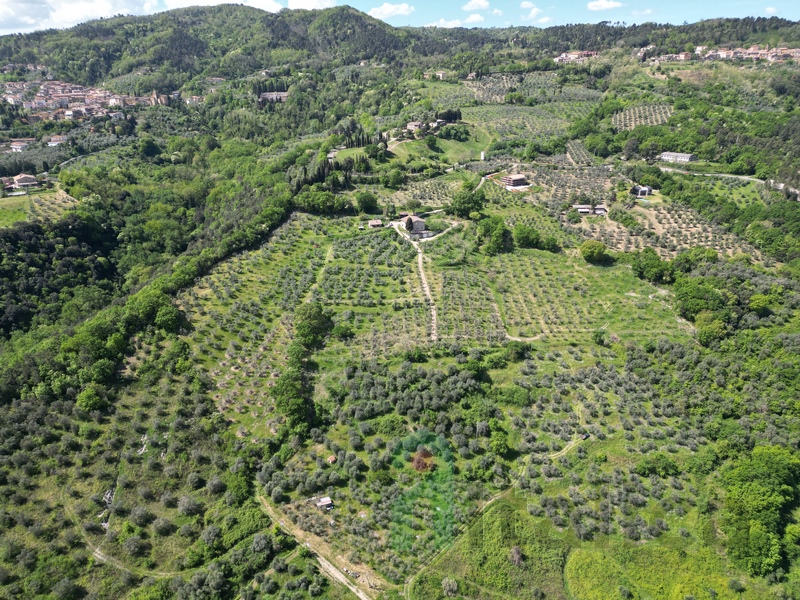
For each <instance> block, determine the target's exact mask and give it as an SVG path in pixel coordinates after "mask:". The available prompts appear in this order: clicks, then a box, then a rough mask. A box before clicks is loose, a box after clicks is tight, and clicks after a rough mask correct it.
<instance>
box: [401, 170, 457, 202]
mask: <svg viewBox="0 0 800 600" xmlns="http://www.w3.org/2000/svg"><path fill="white" fill-rule="evenodd" d="M461 185H462V182H461V181H458V180H455V179H445V178H443V177H437V178H436V179H425V180H423V181H417V182H414V183H411V184H409V185H408V187H406V189H403V190H399V191H397V192H395V193H394V194H392V196H391V202H393V203H394V204H395V205H396V206H408V204H409V202H410V201H411V202H419V203H420V205H421V206H427V207H440V206H444V205H445V204H447V203H448V202H450V199H451V198H452V197H453V195H454V194H455V193H456V192H457V191H458V190H459V189H461Z"/></svg>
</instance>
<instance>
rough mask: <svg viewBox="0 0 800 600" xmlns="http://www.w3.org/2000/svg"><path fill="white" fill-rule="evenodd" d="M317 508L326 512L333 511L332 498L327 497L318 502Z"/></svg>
mask: <svg viewBox="0 0 800 600" xmlns="http://www.w3.org/2000/svg"><path fill="white" fill-rule="evenodd" d="M317 508H324V509H325V510H331V509H333V500H331V497H330V496H325V497H324V498H323V499H322V500H320V501H319V502H317Z"/></svg>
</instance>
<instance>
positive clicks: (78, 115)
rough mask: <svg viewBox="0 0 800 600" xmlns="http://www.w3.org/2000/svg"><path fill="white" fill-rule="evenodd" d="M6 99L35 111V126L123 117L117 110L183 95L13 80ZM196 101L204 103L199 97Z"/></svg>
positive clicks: (30, 119)
mask: <svg viewBox="0 0 800 600" xmlns="http://www.w3.org/2000/svg"><path fill="white" fill-rule="evenodd" d="M2 98H3V100H4V101H5V102H7V103H9V104H12V105H14V106H20V107H22V108H24V109H26V110H28V111H31V113H30V114H29V115H28V122H31V123H33V122H37V121H50V120H61V119H64V120H73V119H82V118H85V117H105V116H110V117H112V118H121V117H123V116H124V115H123V113H121V112H119V111H115V109H120V108H124V107H126V106H156V105H162V106H166V105H168V104H170V103H171V102H174V101H177V100H179V99H180V92H172V93H171V94H169V95H167V94H157V93H156V92H153V93H152V94H150V95H149V96H127V95H120V94H115V93H113V92H111V91H109V90H103V89H98V88H87V87H84V86H82V85H78V84H76V83H66V82H63V81H57V80H45V81H11V82H8V83H6V84H5V91H4V92H3V94H2ZM193 98H199V99H200V101H202V98H201V97H199V96H193ZM188 102H189V101H188V100H187V103H188Z"/></svg>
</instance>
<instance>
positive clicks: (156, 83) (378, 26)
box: [0, 5, 800, 93]
mask: <svg viewBox="0 0 800 600" xmlns="http://www.w3.org/2000/svg"><path fill="white" fill-rule="evenodd" d="M700 42H702V44H704V45H719V44H726V43H727V44H741V45H750V44H762V45H763V44H771V45H772V46H777V45H786V44H792V43H797V42H800V28H798V26H797V24H796V23H793V22H791V21H786V20H783V19H779V18H776V17H772V18H768V19H766V18H758V19H719V20H713V21H704V22H701V23H697V24H692V25H683V26H672V25H660V24H655V23H649V24H644V25H638V26H637V25H634V26H631V27H624V26H620V25H611V24H609V23H601V24H598V25H569V26H560V27H550V28H546V29H539V28H534V27H516V28H510V29H492V30H484V29H460V28H459V29H453V30H447V32H446V33H445V32H442V31H439V32H437V31H436V30H435V29H431V28H421V29H420V28H402V29H396V28H393V27H391V26H389V25H387V24H385V23H383V22H382V21H378V20H376V19H373V18H372V17H369V16H368V15H366V14H364V13H361V12H359V11H357V10H355V9H352V8H350V7H347V6H342V7H337V8H333V9H327V10H323V11H302V10H301V11H290V10H285V11H281V12H279V13H268V12H264V11H261V10H259V9H255V8H251V7H247V6H236V5H219V6H214V7H202V8H200V7H193V8H186V9H180V10H173V11H168V12H164V13H159V14H156V15H153V16H146V17H114V18H111V19H103V20H98V21H91V22H88V23H85V24H82V25H78V26H76V27H73V28H70V29H66V30H63V31H42V32H35V33H31V34H23V35H12V36H2V37H0V62H3V63H12V64H43V65H45V66H47V67H48V68H49V69H51V70H52V72H53V74H54V75H55V76H56V77H58V78H61V79H63V80H65V81H71V82H75V83H82V84H86V85H94V84H98V83H101V82H103V81H105V80H107V79H108V78H115V77H119V76H122V75H127V74H130V73H135V72H144V73H145V74H147V75H149V76H147V77H145V78H143V80H142V81H141V83H140V84H139V86H140V88H141V89H142V90H143V91H144V90H148V91H149V89H156V90H158V91H159V92H164V93H168V92H170V91H172V90H174V89H178V88H180V87H181V86H182V85H185V84H186V83H187V82H189V81H191V80H192V78H193V77H195V76H197V75H200V74H202V75H204V76H207V77H231V78H236V77H244V76H247V75H251V74H252V73H254V72H257V71H259V70H261V69H265V68H270V67H277V66H285V65H287V64H289V63H291V64H303V63H308V64H313V63H315V62H318V61H319V60H322V61H324V62H328V61H332V62H333V63H335V64H352V63H355V62H358V61H359V60H375V61H376V62H379V63H386V64H391V65H392V66H393V67H396V68H400V69H402V68H413V67H419V66H421V65H425V64H426V63H428V61H429V60H430V59H434V62H432V63H430V64H432V65H433V66H445V65H446V66H449V67H451V68H454V69H457V70H459V69H460V68H464V67H465V66H466V65H465V64H464V59H465V58H467V59H468V61H469V62H473V65H472V66H471V68H472V69H473V70H476V69H477V68H478V67H480V66H482V65H483V64H486V63H485V62H484V61H479V60H477V56H475V55H474V54H473V53H475V54H479V53H480V51H481V50H482V49H483V48H484V47H485V46H487V45H492V46H493V47H495V48H496V49H500V48H502V49H506V50H512V51H515V52H516V53H517V54H519V57H518V58H519V59H521V60H525V59H528V60H530V59H534V60H538V59H541V58H543V57H544V56H551V55H555V54H557V53H560V52H564V51H567V50H571V49H580V48H592V49H596V50H602V49H607V48H612V47H615V46H620V45H621V46H624V47H628V48H635V47H643V46H647V45H649V44H654V45H657V46H659V47H660V48H663V49H664V50H665V51H672V52H675V51H678V50H683V48H684V47H685V46H686V45H687V44H692V43H694V44H698V43H700ZM498 44H499V46H498ZM465 53H466V54H465ZM84 57H86V58H84ZM419 59H422V61H423V62H422V63H420V62H418V61H419ZM440 63H444V65H441V64H440Z"/></svg>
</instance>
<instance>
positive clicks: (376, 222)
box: [367, 219, 383, 229]
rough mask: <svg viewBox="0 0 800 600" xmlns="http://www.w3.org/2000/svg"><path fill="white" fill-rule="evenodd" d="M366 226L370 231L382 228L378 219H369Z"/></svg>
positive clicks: (381, 223)
mask: <svg viewBox="0 0 800 600" xmlns="http://www.w3.org/2000/svg"><path fill="white" fill-rule="evenodd" d="M367 226H369V228H370V229H378V228H380V227H383V221H381V220H380V219H370V220H369V221H368V222H367Z"/></svg>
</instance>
